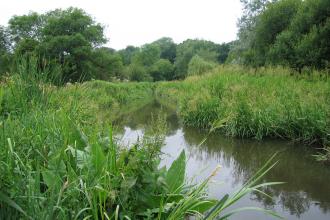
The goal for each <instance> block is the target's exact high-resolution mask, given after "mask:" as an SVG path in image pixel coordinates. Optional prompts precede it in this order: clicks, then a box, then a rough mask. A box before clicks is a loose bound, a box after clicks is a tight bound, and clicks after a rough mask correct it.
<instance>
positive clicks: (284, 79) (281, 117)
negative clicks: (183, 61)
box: [156, 66, 330, 146]
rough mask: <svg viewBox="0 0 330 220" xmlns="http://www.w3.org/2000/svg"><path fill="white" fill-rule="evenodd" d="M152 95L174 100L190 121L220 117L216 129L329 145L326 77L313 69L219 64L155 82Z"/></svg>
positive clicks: (210, 122)
mask: <svg viewBox="0 0 330 220" xmlns="http://www.w3.org/2000/svg"><path fill="white" fill-rule="evenodd" d="M156 96H157V98H159V99H161V100H163V101H164V100H166V101H167V102H170V103H176V104H177V105H178V106H179V108H178V111H179V114H180V115H181V118H182V120H183V122H184V123H185V124H187V125H190V126H195V127H201V128H210V127H212V126H214V124H217V123H219V122H221V123H222V124H223V126H221V128H220V129H218V130H219V131H220V132H223V133H225V134H227V135H229V136H238V137H246V138H256V139H262V138H266V137H271V138H283V139H289V140H295V141H299V142H302V143H306V144H310V145H317V146H327V145H329V144H330V79H329V78H328V76H327V75H326V74H322V73H319V72H313V73H311V74H309V75H293V73H292V72H291V70H289V69H284V68H262V69H259V70H252V69H246V68H242V67H238V66H222V67H219V68H218V69H217V70H214V71H213V72H211V73H208V74H205V75H203V76H194V77H188V78H187V79H186V80H185V81H182V82H164V83H160V84H159V85H158V86H157V88H156Z"/></svg>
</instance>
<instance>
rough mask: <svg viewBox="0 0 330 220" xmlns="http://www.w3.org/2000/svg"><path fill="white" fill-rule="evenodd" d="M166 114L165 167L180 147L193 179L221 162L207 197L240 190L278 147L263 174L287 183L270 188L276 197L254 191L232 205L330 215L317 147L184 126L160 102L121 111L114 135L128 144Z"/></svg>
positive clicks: (329, 192)
mask: <svg viewBox="0 0 330 220" xmlns="http://www.w3.org/2000/svg"><path fill="white" fill-rule="evenodd" d="M158 114H165V115H166V122H167V132H166V138H165V145H164V147H163V148H162V152H163V153H164V154H163V155H162V161H161V166H167V167H169V166H170V164H171V163H172V162H173V160H175V159H176V158H177V157H178V155H179V154H180V152H181V151H182V150H185V152H186V155H187V158H188V161H187V170H186V175H187V177H188V179H190V180H192V181H195V182H196V181H197V182H198V181H202V180H203V179H205V178H206V177H207V176H208V175H210V174H211V173H212V171H213V170H214V169H215V167H216V166H217V165H220V166H221V169H220V171H219V172H218V174H217V175H216V176H215V177H214V181H212V183H210V185H209V188H208V193H209V196H210V197H212V198H222V197H223V196H224V195H225V194H226V193H229V194H230V193H233V192H235V190H237V189H239V188H240V187H241V186H242V185H243V184H244V183H245V182H246V181H247V179H249V177H251V176H252V175H253V174H254V172H255V171H256V170H258V168H260V167H261V166H262V165H263V164H264V163H265V161H266V160H267V159H269V158H270V157H271V156H272V155H273V154H274V153H275V152H279V154H278V156H277V157H276V160H278V161H279V163H278V164H277V165H276V166H275V167H274V168H273V169H272V170H271V171H270V173H269V174H268V175H267V176H265V178H264V181H267V182H272V181H281V182H285V184H282V185H277V186H272V187H268V188H267V189H265V190H264V191H265V192H266V193H268V194H269V195H271V197H272V198H268V197H265V196H263V195H260V194H258V193H252V194H250V195H248V196H246V197H245V198H243V199H242V200H240V201H239V202H238V203H237V204H235V206H233V208H238V207H246V206H249V207H250V206H254V207H261V208H267V209H271V210H274V211H276V212H277V213H278V214H280V215H281V216H283V217H284V218H286V219H289V220H294V219H301V220H305V219H306V220H307V219H308V220H310V219H313V220H323V219H324V220H329V219H330V168H329V167H326V166H324V165H323V164H321V163H318V162H315V160H314V158H313V157H312V156H311V155H312V154H313V153H314V152H313V151H312V150H311V149H310V148H309V147H306V146H303V145H301V144H294V143H292V142H288V141H282V140H263V141H257V140H247V139H244V140H242V139H234V138H228V137H224V136H222V135H219V134H211V135H209V136H208V138H207V139H206V141H205V142H204V143H203V144H202V145H200V143H201V142H202V140H203V139H204V138H205V137H206V136H207V135H208V132H207V131H201V130H199V129H196V128H189V127H185V126H183V125H182V123H180V120H179V118H178V116H177V114H176V112H175V111H174V110H173V109H170V108H167V107H165V106H162V105H161V104H160V103H158V102H157V101H155V102H152V103H150V104H148V105H146V106H144V107H143V108H141V109H139V110H137V111H135V112H133V113H131V114H129V115H125V116H123V117H122V118H121V119H120V120H118V121H117V122H116V123H115V127H116V128H117V129H116V130H117V135H116V137H117V138H119V139H120V141H121V142H122V144H125V145H129V144H132V143H134V142H135V141H136V140H137V138H138V137H141V136H142V135H143V133H144V131H145V129H146V127H147V126H148V124H149V123H150V122H151V121H152V120H151V117H152V115H153V116H157V115H158ZM231 219H232V220H238V219H244V220H249V219H251V220H258V219H276V218H274V217H271V216H269V215H265V214H263V213H260V212H257V211H245V212H242V213H240V214H237V215H234V216H233V217H232V218H231Z"/></svg>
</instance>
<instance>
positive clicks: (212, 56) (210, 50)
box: [175, 40, 219, 78]
mask: <svg viewBox="0 0 330 220" xmlns="http://www.w3.org/2000/svg"><path fill="white" fill-rule="evenodd" d="M218 46H219V45H217V44H215V43H213V42H211V41H205V40H186V41H184V42H182V43H181V44H179V45H178V46H177V55H176V60H175V69H176V70H175V71H176V76H175V77H176V78H185V77H186V75H187V73H188V64H189V62H190V60H191V58H192V57H193V56H195V55H198V56H200V57H201V58H203V59H204V60H206V61H213V62H216V60H217V57H218V56H219V54H218Z"/></svg>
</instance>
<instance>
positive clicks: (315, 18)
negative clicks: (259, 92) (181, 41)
mask: <svg viewBox="0 0 330 220" xmlns="http://www.w3.org/2000/svg"><path fill="white" fill-rule="evenodd" d="M242 2H243V5H244V15H243V17H242V18H241V19H240V22H239V34H238V36H239V39H238V40H237V41H236V42H235V46H234V47H233V48H232V50H231V55H230V57H231V58H230V60H231V61H230V62H237V63H242V64H246V65H252V66H255V67H258V66H264V65H283V66H289V67H291V68H294V69H296V70H298V71H299V72H301V71H302V70H303V68H314V69H315V68H316V69H324V68H329V61H330V45H329V44H330V43H329V36H330V2H329V1H328V0H306V1H302V0H254V1H247V0H242Z"/></svg>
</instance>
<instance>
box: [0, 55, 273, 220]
mask: <svg viewBox="0 0 330 220" xmlns="http://www.w3.org/2000/svg"><path fill="white" fill-rule="evenodd" d="M19 64H20V65H19V66H18V67H17V68H16V69H18V70H20V72H18V74H15V75H14V76H13V77H12V78H10V79H8V81H7V82H6V83H5V84H3V86H2V87H1V93H0V98H1V120H2V124H1V126H2V129H1V130H2V132H0V142H1V143H3V144H4V145H3V147H2V148H0V161H1V164H2V165H3V166H0V206H1V212H0V218H7V219H21V218H26V219H32V218H33V219H88V218H92V219H185V218H186V217H187V216H196V217H198V218H199V217H201V218H203V217H204V213H212V215H214V216H218V215H225V216H226V214H225V213H224V211H226V210H225V208H226V209H227V208H228V207H229V206H231V205H232V204H233V203H235V202H236V201H237V199H239V198H238V195H239V196H242V195H244V193H245V192H250V191H252V190H257V189H258V188H260V187H261V186H264V185H265V184H261V185H256V181H257V180H258V179H259V178H260V177H261V176H262V175H264V174H265V171H267V170H268V169H269V168H271V166H270V167H269V166H268V165H269V164H267V165H266V166H265V167H263V168H262V170H261V171H260V172H258V173H257V174H258V175H257V176H256V177H255V179H253V180H251V181H250V182H248V183H247V184H246V186H245V187H244V188H243V189H242V192H241V191H239V194H238V195H234V196H233V197H231V198H230V199H229V200H227V203H225V206H224V207H222V209H221V210H220V209H219V205H218V202H217V201H214V200H210V199H208V198H207V196H206V194H205V187H206V186H207V184H208V182H209V181H210V179H211V178H212V177H213V176H214V175H215V173H216V172H217V171H218V169H216V170H215V171H214V173H213V174H212V175H210V177H209V178H207V179H206V180H205V181H204V182H202V183H201V184H197V185H188V184H187V182H186V179H185V164H186V157H185V152H182V153H181V154H180V156H179V157H178V158H177V159H176V160H175V161H174V162H173V164H172V166H171V167H170V168H169V169H166V168H159V162H160V147H161V146H162V143H163V138H164V136H163V135H162V133H161V132H162V128H164V126H162V125H161V123H162V120H161V118H159V120H158V119H156V121H155V125H154V126H153V127H152V128H150V131H148V132H146V133H145V135H146V136H145V137H144V138H142V139H141V140H140V141H138V142H137V143H136V144H135V145H133V146H132V147H126V146H120V145H118V144H117V143H116V142H115V141H114V140H113V130H112V127H111V126H108V125H107V124H108V123H110V122H111V120H112V119H113V118H112V119H110V118H109V117H105V118H101V119H98V118H97V117H99V111H100V110H101V111H102V110H103V111H108V112H110V113H111V114H116V113H117V112H116V111H118V110H116V108H118V109H119V111H123V110H124V109H125V108H127V109H132V108H131V105H133V104H134V105H136V104H137V103H138V102H141V103H142V102H145V101H146V100H147V99H149V100H150V97H151V96H152V93H153V92H152V88H151V87H152V86H151V84H147V83H139V84H137V83H126V84H113V83H107V82H103V81H93V82H86V83H83V84H75V85H72V84H68V85H67V86H65V87H56V86H54V85H52V83H53V82H54V78H53V76H54V75H56V73H55V72H54V71H55V70H51V69H50V70H49V72H45V70H47V69H48V68H49V67H47V66H45V67H43V68H39V66H38V62H37V59H36V58H29V59H23V60H22V61H20V62H19ZM138 97H139V98H138ZM64 99H65V102H63V100H64ZM105 99H107V100H105ZM104 101H106V102H104ZM86 103H88V104H86ZM104 104H107V105H106V106H104ZM94 105H98V107H102V109H99V111H97V110H96V111H95V109H93V107H94ZM265 168H266V169H265ZM271 184H275V183H269V184H268V185H271ZM224 198H225V199H228V198H229V197H228V196H227V195H226V196H225V197H224ZM220 202H221V203H222V201H220ZM215 204H217V206H215V207H214V208H213V209H212V207H213V206H214V205H215ZM208 211H210V212H208ZM234 212H237V211H234ZM228 214H232V212H231V211H230V212H229V213H228ZM205 218H206V219H210V216H209V215H207V216H205Z"/></svg>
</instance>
